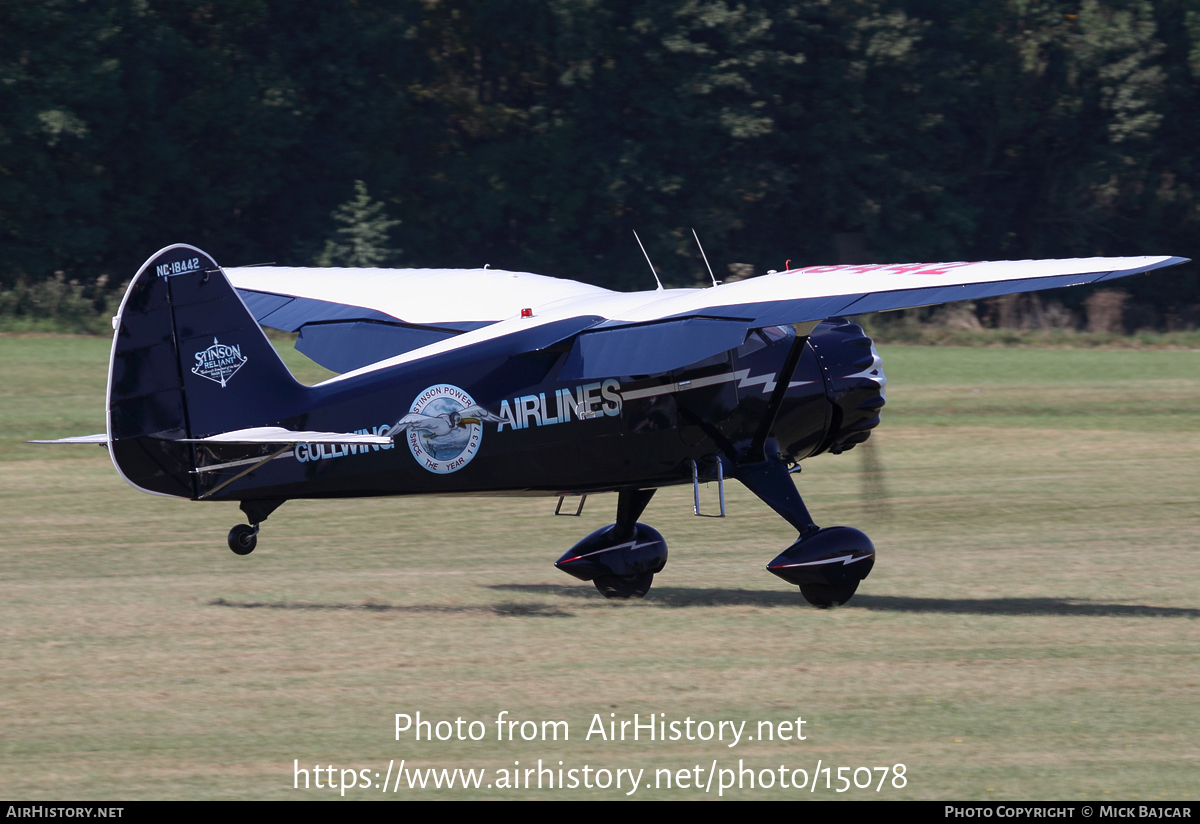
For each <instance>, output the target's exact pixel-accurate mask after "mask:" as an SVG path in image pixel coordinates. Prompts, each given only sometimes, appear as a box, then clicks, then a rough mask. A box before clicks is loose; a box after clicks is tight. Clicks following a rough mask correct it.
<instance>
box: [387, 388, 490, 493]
mask: <svg viewBox="0 0 1200 824" xmlns="http://www.w3.org/2000/svg"><path fill="white" fill-rule="evenodd" d="M487 415H488V413H487V412H486V411H485V410H482V409H480V408H479V407H478V406H477V405H476V404H475V401H474V399H472V398H471V396H470V395H468V394H467V393H466V392H464V391H462V390H461V389H459V388H458V387H457V386H451V385H450V384H448V383H439V384H437V385H435V386H431V387H429V388H428V389H426V390H425V391H424V392H422V393H421V394H419V395H417V399H416V400H415V401H413V404H412V406H411V407H409V410H408V414H407V415H405V416H404V419H403V420H402V421H401V424H403V425H405V429H406V430H407V432H406V433H405V435H406V440H407V441H408V448H409V450H411V451H412V454H413V457H414V458H416V459H417V463H419V464H420V465H421V466H422V467H423V468H425V469H427V470H429V471H430V472H436V473H438V474H439V475H445V474H447V473H449V472H457V471H458V470H460V469H462V468H463V467H464V466H466V465H467V464H468V463H470V462H471V459H472V458H474V457H475V453H476V452H478V451H479V444H480V443H481V441H482V440H483V426H482V423H481V416H487ZM489 417H490V416H489ZM487 419H488V417H482V420H487Z"/></svg>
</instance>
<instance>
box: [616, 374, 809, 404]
mask: <svg viewBox="0 0 1200 824" xmlns="http://www.w3.org/2000/svg"><path fill="white" fill-rule="evenodd" d="M733 381H737V382H738V389H747V388H750V387H753V386H758V385H759V384H762V391H763V394H764V395H769V394H770V393H771V392H773V391H775V373H774V372H771V373H770V374H765V375H756V376H754V377H750V370H749V369H739V370H738V371H736V372H729V373H727V374H724V375H709V376H708V377H704V378H693V379H692V380H690V381H679V382H678V383H664V384H663V385H662V386H651V387H647V388H646V389H631V390H630V391H628V392H622V393H621V398H622V399H623V400H626V401H632V400H637V399H638V398H653V397H656V396H658V395H669V394H671V393H673V392H686V391H687V390H689V389H702V388H704V387H705V386H716V385H717V384H722V383H732V382H733ZM810 383H816V381H792V382H791V383H789V384H788V389H791V388H792V387H795V386H806V385H807V384H810Z"/></svg>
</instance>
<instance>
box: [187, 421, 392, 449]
mask: <svg viewBox="0 0 1200 824" xmlns="http://www.w3.org/2000/svg"><path fill="white" fill-rule="evenodd" d="M178 440H179V442H180V443H214V444H216V443H248V444H255V443H263V444H272V443H276V444H297V443H329V444H343V443H362V444H377V445H379V446H389V445H391V443H392V439H391V438H388V437H385V436H383V435H360V434H358V433H357V432H296V431H293V430H291V429H284V428H283V427H281V426H258V427H254V428H253V429H238V430H237V431H235V432H222V433H221V434H220V435H211V436H209V437H207V438H179V439H178Z"/></svg>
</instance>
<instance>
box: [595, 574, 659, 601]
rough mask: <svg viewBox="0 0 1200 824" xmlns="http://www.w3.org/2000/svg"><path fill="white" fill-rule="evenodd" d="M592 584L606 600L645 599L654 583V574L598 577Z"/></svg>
mask: <svg viewBox="0 0 1200 824" xmlns="http://www.w3.org/2000/svg"><path fill="white" fill-rule="evenodd" d="M592 583H593V584H595V585H596V589H598V590H600V594H601V595H603V596H604V597H605V598H617V599H621V600H625V599H628V598H644V597H646V593H647V592H649V591H650V585H651V584H652V583H654V573H653V572H643V573H642V574H641V575H630V576H619V575H598V576H596V577H595V578H593V579H592Z"/></svg>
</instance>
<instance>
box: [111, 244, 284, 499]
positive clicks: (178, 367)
mask: <svg viewBox="0 0 1200 824" xmlns="http://www.w3.org/2000/svg"><path fill="white" fill-rule="evenodd" d="M114 326H115V329H116V332H115V334H114V336H113V348H112V358H111V360H110V362H109V371H108V440H109V450H110V453H111V455H112V459H113V463H114V464H115V465H116V467H117V471H118V472H120V474H121V475H122V477H124V478H125V480H126V481H128V482H129V483H130V484H132V485H134V486H136V487H138V488H139V489H143V490H145V491H147V492H154V493H158V494H162V495H175V496H181V497H188V498H191V497H195V496H196V494H197V487H196V485H195V481H194V480H193V479H194V476H193V475H192V474H191V472H192V470H193V469H194V468H195V456H194V452H193V447H192V446H191V445H190V444H186V443H178V440H179V439H182V438H200V437H206V436H208V435H213V434H217V433H220V432H228V431H230V430H234V429H244V428H248V427H251V426H264V425H268V424H271V423H274V422H276V421H279V420H281V419H283V418H286V417H288V416H290V415H295V414H297V413H298V412H299V411H301V410H302V409H303V402H304V398H305V393H306V392H307V391H308V389H307V387H305V386H303V385H302V384H300V383H298V382H297V381H296V379H295V378H293V377H292V375H291V373H290V372H289V371H288V369H287V367H286V366H285V365H284V364H283V361H281V360H280V359H279V355H278V354H277V353H276V352H275V349H274V347H273V346H271V343H270V341H268V340H267V338H266V336H265V335H264V334H263V331H262V329H261V328H260V327H259V325H258V324H257V323H256V322H255V320H254V318H253V316H252V315H251V314H250V312H249V311H248V310H247V309H246V307H245V305H244V304H243V303H242V301H241V298H239V297H238V294H237V292H236V291H235V290H234V289H233V287H232V286H231V285H230V283H229V281H228V280H227V279H226V277H225V274H224V273H223V272H222V271H221V269H220V267H219V266H217V264H216V262H215V261H214V260H213V259H212V258H211V257H209V256H208V255H206V254H205V253H204V252H202V251H200V250H199V249H196V248H195V247H193V246H188V245H186V244H182V243H180V244H176V245H174V246H168V247H166V248H165V249H162V250H160V251H159V252H157V253H155V254H154V255H153V256H152V257H151V258H150V259H149V260H148V261H146V263H145V264H143V265H142V268H141V269H139V270H138V273H137V275H136V276H135V277H134V279H133V282H132V283H130V284H129V290H128V291H127V292H126V293H125V298H124V300H123V301H122V302H121V308H120V311H119V312H118V314H117V317H116V318H115V320H114Z"/></svg>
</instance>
